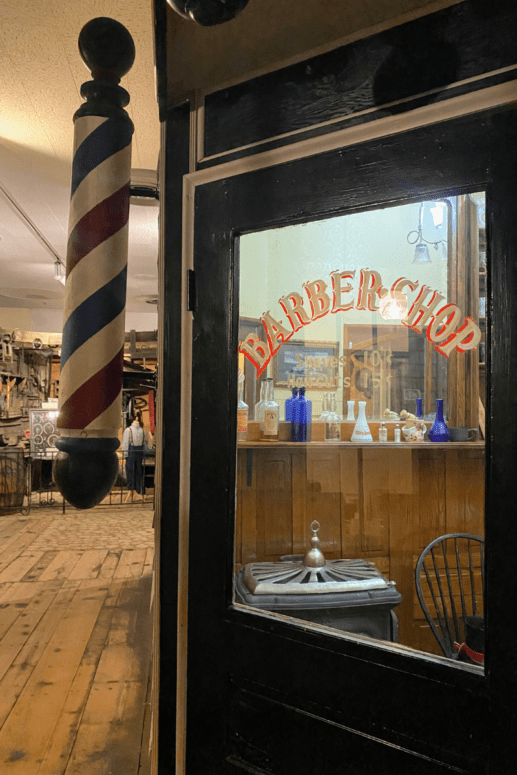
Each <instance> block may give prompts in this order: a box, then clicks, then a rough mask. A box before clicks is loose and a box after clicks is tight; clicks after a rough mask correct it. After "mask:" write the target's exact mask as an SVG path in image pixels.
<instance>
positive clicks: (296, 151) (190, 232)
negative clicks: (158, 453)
mask: <svg viewBox="0 0 517 775" xmlns="http://www.w3.org/2000/svg"><path fill="white" fill-rule="evenodd" d="M516 101H517V84H516V83H515V82H508V83H504V84H499V85H496V86H492V87H489V88H487V89H484V90H481V91H477V92H475V93H469V94H465V95H460V96H457V97H455V98H452V99H451V100H449V101H448V102H446V103H441V104H440V105H439V106H436V105H432V106H424V107H421V108H417V109H415V110H413V111H411V112H410V113H406V114H403V115H397V116H388V117H384V118H381V119H379V120H378V121H375V122H372V123H370V124H365V125H361V126H358V127H347V128H345V129H342V130H339V131H338V132H335V133H333V134H327V135H323V136H318V137H314V138H309V139H307V140H303V141H301V142H299V143H297V144H293V145H289V146H285V147H282V148H275V149H272V150H270V151H266V152H263V153H259V154H257V155H256V156H253V157H247V158H242V159H237V160H234V161H230V162H227V163H225V164H221V165H220V166H217V167H210V168H206V169H203V170H198V171H195V172H191V173H189V174H187V175H185V176H184V179H183V235H184V239H183V272H182V283H183V292H182V298H183V305H182V306H183V309H184V310H185V306H186V297H187V279H186V277H187V275H186V270H187V269H193V268H194V239H193V236H194V226H195V206H196V191H197V190H199V187H202V186H204V185H206V184H210V183H217V182H218V181H224V180H226V179H228V178H231V177H234V176H239V175H242V174H246V173H248V172H252V171H256V170H263V169H266V168H269V167H274V166H275V165H277V164H284V163H288V162H296V161H299V160H302V159H308V158H311V157H315V156H318V155H320V154H322V153H326V152H328V151H335V150H339V149H341V148H346V147H350V146H352V145H359V144H363V143H366V142H369V141H374V140H381V139H385V138H390V137H395V136H397V135H400V134H401V133H404V132H407V131H410V130H413V129H418V128H422V127H427V126H433V127H436V126H437V125H439V124H440V123H442V122H445V121H449V120H453V119H455V118H458V117H461V116H465V115H468V114H481V113H483V112H485V111H487V110H491V109H493V110H497V109H498V108H501V107H503V106H507V105H509V104H511V103H514V102H516ZM506 186H507V188H508V190H510V182H509V181H508V180H507V181H506ZM498 271H500V272H502V273H503V274H504V272H503V270H502V269H500V270H498V268H497V267H494V272H495V279H497V272H498ZM505 271H506V270H505ZM505 280H506V282H508V278H507V277H506V276H505V277H503V276H501V277H499V281H502V282H504V281H505ZM194 314H195V313H194ZM191 336H192V313H190V312H189V313H186V312H185V313H184V316H183V322H182V382H183V388H184V395H185V391H187V390H188V391H189V390H190V387H191V376H192V348H191ZM498 346H499V347H501V348H503V347H504V344H503V342H502V341H501V343H500V344H499V345H498ZM498 376H499V377H502V376H503V375H502V374H498ZM509 381H510V380H509V379H507V380H504V379H503V380H502V382H501V385H500V388H499V389H498V388H497V387H496V389H495V393H494V396H497V394H499V395H500V396H502V395H504V394H505V393H506V395H510V393H509V392H508V391H509V387H510V386H509ZM503 383H504V384H503ZM190 426H191V414H190V402H189V401H187V402H186V403H182V413H181V438H182V440H183V442H184V444H185V447H184V451H183V455H185V454H187V452H188V451H189V449H190V447H189V445H190ZM501 441H502V439H499V440H498V441H497V444H496V446H497V447H499V448H500V444H501ZM492 442H493V439H487V453H488V454H489V451H490V450H491V449H492V450H493V449H494V447H493V444H492ZM183 455H182V457H183ZM509 457H511V456H509ZM487 465H488V460H487ZM491 477H492V483H493V485H494V484H495V485H497V481H499V482H501V481H502V480H501V476H500V474H498V472H497V471H493V470H491ZM496 502H497V498H496ZM493 505H494V504H493ZM502 505H503V504H501V506H502ZM189 508H190V466H189V465H186V464H185V463H184V464H183V466H182V470H181V472H180V527H179V535H180V541H179V557H180V566H181V568H182V569H183V571H185V570H186V569H187V567H188V563H189V560H188V557H189V539H188V530H189ZM487 528H489V526H488V525H487ZM487 536H488V538H489V540H492V541H494V540H495V541H501V542H502V541H504V537H503V536H502V535H501V534H500V528H498V527H497V526H496V528H495V529H492V528H489V529H487ZM191 563H192V557H191ZM489 575H490V578H489V584H495V583H496V581H495V580H494V579H496V578H497V572H494V569H492V570H491V571H490V574H489ZM503 577H504V574H503ZM178 601H179V606H180V610H182V611H183V612H184V614H185V612H186V610H187V608H188V577H187V574H186V573H182V574H180V578H179V596H178ZM492 611H495V613H496V614H497V613H502V605H501V606H499V607H498V611H496V609H494V608H493V609H492ZM239 616H244V617H245V616H246V614H243V613H242V612H241V613H239V612H237V617H239ZM264 618H266V617H264ZM274 618H275V617H274V616H271V615H269V614H268V616H267V619H268V621H269V620H271V619H274ZM277 618H280V619H281V617H277ZM494 621H495V619H494ZM265 626H266V628H267V625H265ZM280 626H281V625H280ZM489 626H490V625H489ZM493 626H494V627H495V630H494V631H493V632H494V633H496V632H497V623H495V624H493ZM177 634H178V639H179V644H180V645H179V649H178V653H179V655H180V657H179V661H178V675H179V676H180V682H179V684H180V686H181V690H179V692H178V697H179V696H182V697H186V695H187V691H188V686H187V683H186V682H187V672H188V667H187V661H186V660H187V640H186V639H187V627H186V626H185V620H184V619H183V618H182V617H180V621H179V624H178V633H177ZM291 636H292V633H291ZM392 650H393V652H394V653H395V652H397V647H396V646H394V647H392ZM403 654H404V656H406V650H404V651H403ZM489 658H490V653H488V654H487V660H489ZM381 661H382V660H381ZM429 662H434V663H435V664H437V665H439V664H440V663H441V658H439V657H438V658H432V657H431V658H430V659H429ZM488 664H489V663H488ZM508 667H510V665H509V664H508ZM455 669H456V668H455ZM467 672H468V671H467ZM437 676H438V674H437ZM437 680H438V678H437ZM451 680H453V679H452V677H451ZM467 680H468V681H470V679H467ZM498 680H500V679H498ZM490 684H491V686H490V691H491V693H492V694H493V696H498V695H497V692H498V688H497V679H496V684H494V683H493V679H492V676H491V674H490V670H489V668H488V671H487V675H486V679H485V685H486V687H487V692H488V690H489V689H488V687H489V685H490ZM470 686H471V690H472V692H473V694H475V693H476V692H477V691H479V688H480V687H479V681H478V680H477V676H476V677H475V679H474V680H473V681H472V682H471V684H470ZM499 688H500V690H501V692H502V691H503V685H502V684H501V685H500V687H499ZM503 729H506V732H509V728H508V725H507V724H504V723H503V724H502V725H494V728H493V729H492V730H491V732H492V733H493V734H492V743H493V753H492V754H491V756H492V757H493V762H494V767H495V763H496V761H499V762H503V761H505V758H504V757H505V753H504V752H505V751H506V752H508V749H509V748H510V749H511V744H510V743H509V742H508V737H509V736H508V737H507V738H506V744H504V743H503V738H504V734H503V732H502V730H503ZM177 746H178V748H177V750H178V756H177V764H178V766H179V767H183V766H184V757H185V715H184V713H182V712H181V711H180V713H179V723H178V726H177ZM506 761H507V759H506ZM181 771H183V770H182V769H178V772H181ZM493 771H494V772H497V769H495V768H494V770H493ZM501 771H502V770H501Z"/></svg>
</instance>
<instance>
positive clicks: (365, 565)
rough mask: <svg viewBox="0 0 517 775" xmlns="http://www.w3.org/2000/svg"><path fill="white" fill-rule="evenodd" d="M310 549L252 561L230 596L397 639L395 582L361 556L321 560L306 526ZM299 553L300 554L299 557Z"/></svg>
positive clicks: (340, 627)
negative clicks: (274, 560)
mask: <svg viewBox="0 0 517 775" xmlns="http://www.w3.org/2000/svg"><path fill="white" fill-rule="evenodd" d="M311 529H312V531H313V536H312V538H311V544H312V548H311V549H310V550H309V551H308V552H307V554H306V555H305V556H298V557H296V556H292V557H286V558H284V559H283V560H282V561H281V562H254V563H250V564H248V565H246V566H245V567H244V568H242V569H241V570H240V571H239V572H238V573H237V574H236V577H235V596H236V601H237V602H239V603H243V604H244V605H248V606H251V607H253V608H259V609H263V610H266V611H277V612H278V613H282V614H285V615H287V616H292V617H294V618H296V619H303V620H304V621H309V622H315V623H317V624H323V625H325V626H327V627H333V628H334V629H337V630H342V631H343V632H350V633H354V634H356V635H366V636H368V637H370V638H378V639H380V640H387V641H392V642H397V641H398V623H397V617H396V614H395V612H394V611H393V609H394V608H395V607H396V606H397V605H399V603H400V602H401V601H402V595H401V594H400V592H398V591H397V589H396V587H395V582H393V581H388V580H387V579H386V578H385V577H384V576H383V575H382V574H381V572H380V571H379V570H378V568H376V567H375V563H373V562H368V561H366V560H360V559H358V560H325V557H324V556H323V554H322V553H321V551H320V549H319V543H320V540H319V538H318V537H317V531H318V530H319V524H318V523H317V522H316V521H315V522H313V523H312V525H311ZM300 557H301V558H300Z"/></svg>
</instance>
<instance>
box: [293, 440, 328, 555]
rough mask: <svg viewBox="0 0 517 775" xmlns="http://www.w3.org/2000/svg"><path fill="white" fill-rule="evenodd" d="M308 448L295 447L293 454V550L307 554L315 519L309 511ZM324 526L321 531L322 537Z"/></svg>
mask: <svg viewBox="0 0 517 775" xmlns="http://www.w3.org/2000/svg"><path fill="white" fill-rule="evenodd" d="M308 454H309V452H308V449H306V448H305V447H303V446H302V448H301V449H293V450H292V452H291V455H292V487H293V490H292V533H291V534H292V547H293V548H292V552H293V554H305V552H306V551H307V549H308V548H309V546H310V543H309V542H310V537H311V535H312V533H311V531H310V529H309V525H310V523H311V521H312V519H314V517H310V516H309V514H308V513H307V462H306V461H307V456H308ZM323 532H324V528H323V525H322V529H321V531H320V538H321V537H322V533H323Z"/></svg>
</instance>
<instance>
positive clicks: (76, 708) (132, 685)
mask: <svg viewBox="0 0 517 775" xmlns="http://www.w3.org/2000/svg"><path fill="white" fill-rule="evenodd" d="M152 517H153V511H152V506H129V507H120V506H118V507H112V508H105V507H99V508H96V509H91V510H89V511H77V510H76V509H73V508H69V509H67V512H66V514H65V515H63V513H62V511H61V509H60V508H56V507H54V508H42V507H39V508H35V509H33V510H32V511H31V513H30V514H29V515H28V516H26V517H24V516H21V515H9V516H1V517H0V773H2V775H4V774H5V775H7V773H9V775H11V773H12V775H148V772H149V732H148V729H149V715H150V714H149V696H148V678H149V666H150V654H151V616H150V610H149V606H150V596H151V583H152V562H153V552H154V537H153V530H152Z"/></svg>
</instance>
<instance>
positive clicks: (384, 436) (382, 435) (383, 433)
mask: <svg viewBox="0 0 517 775" xmlns="http://www.w3.org/2000/svg"><path fill="white" fill-rule="evenodd" d="M379 441H388V429H387V428H386V423H385V422H381V424H380V427H379Z"/></svg>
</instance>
